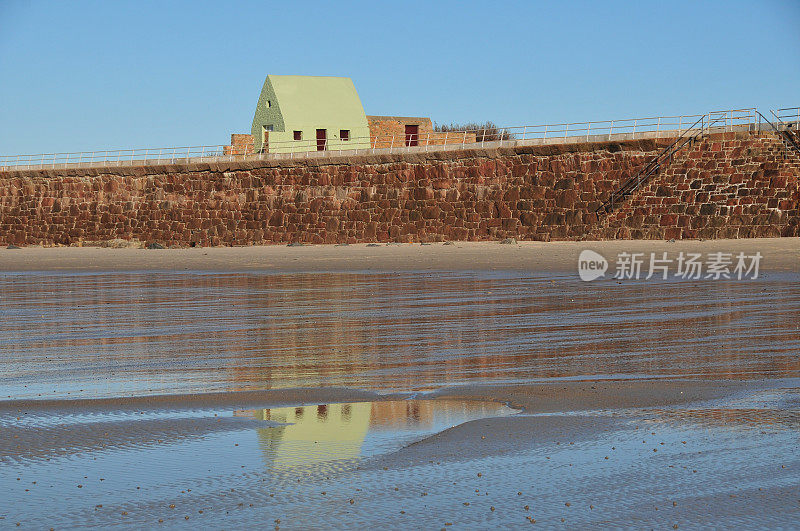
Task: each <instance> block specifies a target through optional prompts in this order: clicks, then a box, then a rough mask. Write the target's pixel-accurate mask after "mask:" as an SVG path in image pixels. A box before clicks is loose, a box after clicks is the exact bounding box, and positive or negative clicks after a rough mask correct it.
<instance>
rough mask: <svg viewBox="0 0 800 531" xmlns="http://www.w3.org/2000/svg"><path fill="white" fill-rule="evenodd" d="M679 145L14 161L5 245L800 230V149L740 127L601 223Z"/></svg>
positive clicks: (4, 206) (6, 193) (0, 232)
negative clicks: (668, 148)
mask: <svg viewBox="0 0 800 531" xmlns="http://www.w3.org/2000/svg"><path fill="white" fill-rule="evenodd" d="M668 142H669V140H666V139H664V140H660V141H655V140H641V141H636V142H625V143H596V144H572V145H560V146H537V147H520V148H513V149H511V148H509V149H498V150H472V151H458V152H440V153H419V154H398V155H392V156H388V155H369V156H360V157H357V158H336V159H308V160H294V161H252V162H242V161H239V162H222V163H215V164H194V165H189V166H185V165H184V166H180V165H170V166H145V167H127V168H126V167H122V168H94V169H83V170H77V169H69V170H38V171H18V172H3V173H0V243H2V244H8V243H16V244H40V243H43V244H53V243H55V244H65V245H68V244H77V243H79V242H81V241H84V240H86V241H95V240H107V239H114V238H123V239H138V240H143V241H158V242H160V243H163V244H166V245H189V244H191V243H201V244H203V245H246V244H265V243H280V242H290V241H303V242H314V243H336V242H364V241H440V240H445V239H452V240H482V239H500V238H506V237H514V238H518V239H538V240H549V239H573V240H574V239H585V238H587V237H598V238H608V237H621V238H629V237H645V238H664V237H669V236H674V237H709V238H710V237H727V236H739V237H743V236H767V235H779V234H781V235H797V227H798V218H800V215H799V214H798V200H799V199H800V198H799V197H798V167H797V164H798V158H797V156H796V155H791V156H790V157H789V158H784V154H785V150H783V149H782V148H779V146H778V145H777V144H776V142H777V140H776V139H775V137H771V136H769V135H761V136H750V135H748V134H743V133H742V134H733V135H731V134H728V136H725V137H712V138H710V139H709V140H708V141H707V146H706V147H705V148H703V147H702V145H700V146H696V147H695V148H694V149H693V151H692V152H690V153H687V154H686V159H685V160H684V161H681V160H679V161H676V163H675V165H674V166H673V167H671V168H670V169H669V170H668V171H667V172H666V173H665V174H664V175H662V176H659V177H658V179H657V181H658V182H656V181H653V183H652V184H651V185H650V186H649V187H648V188H646V189H645V190H644V191H642V192H641V194H640V195H637V196H635V197H632V198H631V199H630V200H629V203H630V204H629V205H626V206H625V207H624V208H623V209H622V210H619V211H617V212H615V213H613V214H611V216H609V218H608V219H603V220H601V221H600V222H599V223H598V220H597V217H596V216H595V214H594V211H595V209H596V208H597V206H598V205H599V204H600V201H602V200H603V199H605V198H606V197H607V196H608V193H609V192H610V191H611V190H612V189H614V188H615V187H617V186H618V185H619V184H620V183H621V182H622V181H623V180H625V179H626V178H628V177H629V176H631V175H632V174H634V173H635V172H636V170H637V169H638V168H639V167H641V166H642V165H643V164H644V163H645V162H646V161H648V160H649V159H650V158H651V157H653V156H655V155H656V154H657V153H658V151H659V150H660V149H662V148H663V146H664V145H666V143H668ZM738 179H742V181H741V182H733V183H732V182H731V181H732V180H738ZM695 181H698V182H699V186H701V187H702V191H698V190H699V189H698V188H693V186H694V187H696V186H698V184H697V183H696V182H695ZM730 186H736V190H737V191H736V193H735V197H737V198H740V199H736V201H738V203H737V204H735V205H732V204H730V202H731V201H733V200H734V199H733V198H734V196H733V195H732V193H733V192H732V189H730ZM693 190H694V192H693V194H694V195H693V196H691V197H690V195H691V193H692V192H691V191H693ZM740 190H742V191H741V192H740ZM651 192H652V193H651ZM687 194H689V195H687ZM702 194H706V195H702ZM739 194H742V195H739ZM745 198H748V199H745ZM676 205H677V206H676ZM703 205H712V206H713V209H712V210H713V211H712V210H709V209H710V208H711V207H708V206H703ZM723 207H724V209H723ZM736 207H741V212H740V211H739V210H737V209H736ZM681 208H683V209H684V210H683V211H682V212H673V211H672V209H678V210H679V209H681ZM775 208H778V209H780V210H781V212H782V213H781V214H775V210H774V209H775ZM732 216H742V217H741V218H732ZM629 219H633V220H634V221H633V222H631V221H628V220H629ZM639 219H641V225H642V227H640V228H639V229H640V230H641V232H636V230H639V229H637V227H631V226H630V223H639V221H638V220H639ZM721 219H724V220H725V223H723V222H722V221H720V220H721ZM687 220H688V221H687ZM734 222H735V223H738V225H737V226H738V227H739V228H740V230H738V231H737V232H735V233H733V232H731V231H730V230H729V227H730V226H731V223H734ZM686 223H688V224H689V225H688V229H697V232H690V231H687V230H684V229H686V228H687V227H686V226H685V224H686ZM678 227H680V228H681V229H682V230H681V231H680V232H679V233H678V232H675V231H672V232H668V231H667V230H666V229H667V228H673V229H677V228H678ZM742 228H744V229H745V230H742ZM750 229H752V230H750ZM701 230H702V232H701Z"/></svg>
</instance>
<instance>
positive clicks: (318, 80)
mask: <svg viewBox="0 0 800 531" xmlns="http://www.w3.org/2000/svg"><path fill="white" fill-rule="evenodd" d="M251 133H252V135H253V141H254V144H255V149H256V151H259V152H267V151H268V152H269V153H290V152H300V151H314V150H315V149H316V150H317V151H335V150H338V149H342V150H353V149H366V148H369V147H370V130H369V124H368V123H367V117H366V115H365V114H364V108H363V107H362V105H361V99H359V97H358V93H357V92H356V87H355V85H353V81H352V80H351V79H350V78H348V77H323V76H274V75H268V76H267V79H266V80H265V81H264V86H263V88H262V89H261V96H260V97H259V98H258V105H257V107H256V112H255V115H254V117H253V125H252V128H251Z"/></svg>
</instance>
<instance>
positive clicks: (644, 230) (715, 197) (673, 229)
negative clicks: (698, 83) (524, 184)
mask: <svg viewBox="0 0 800 531" xmlns="http://www.w3.org/2000/svg"><path fill="white" fill-rule="evenodd" d="M799 203H800V157H798V156H797V155H795V154H794V153H792V152H789V151H788V150H787V149H786V146H785V145H784V144H782V142H781V141H780V140H779V139H778V138H777V137H776V136H775V135H772V134H768V133H762V134H759V135H751V134H735V133H725V134H721V135H714V136H711V137H707V138H705V139H703V140H702V141H701V142H699V143H697V144H695V145H694V146H692V148H691V149H688V150H687V151H686V152H684V153H682V154H681V157H680V158H679V159H678V160H676V161H674V162H673V163H672V164H671V165H670V167H669V168H667V169H666V170H665V171H663V172H662V173H661V174H660V175H658V176H657V177H656V178H654V179H653V180H651V181H650V182H649V183H648V185H647V186H645V187H644V188H643V189H642V190H641V191H639V192H638V193H637V194H636V195H635V196H633V197H632V198H630V199H629V200H628V201H627V202H626V203H625V204H624V205H623V206H622V208H620V209H618V210H617V211H615V212H613V213H611V215H609V216H608V217H607V218H606V219H603V220H601V223H600V226H599V227H598V228H596V229H595V230H593V231H592V236H593V237H594V238H597V239H619V238H635V239H670V238H676V239H680V238H753V237H778V236H798V235H800V231H799V230H798V224H800V210H798V208H799V207H798V204H799Z"/></svg>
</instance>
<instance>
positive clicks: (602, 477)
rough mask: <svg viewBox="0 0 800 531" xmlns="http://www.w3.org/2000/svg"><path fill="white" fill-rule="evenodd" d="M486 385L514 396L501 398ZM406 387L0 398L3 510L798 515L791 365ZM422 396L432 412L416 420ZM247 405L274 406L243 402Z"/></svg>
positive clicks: (89, 517) (218, 515)
mask: <svg viewBox="0 0 800 531" xmlns="http://www.w3.org/2000/svg"><path fill="white" fill-rule="evenodd" d="M485 397H491V401H493V402H496V401H508V402H510V403H511V405H512V406H516V407H524V410H522V411H521V412H519V413H517V414H511V415H508V414H505V415H499V416H498V410H496V409H495V408H493V407H489V406H488V404H490V403H491V402H486V401H485V400H484V398H485ZM410 398H411V396H410V395H370V396H369V397H368V396H367V395H365V394H364V393H362V392H357V391H353V392H348V391H347V390H343V389H332V390H324V389H317V390H306V391H299V390H295V391H291V392H287V391H282V390H276V391H265V392H261V393H253V392H245V393H228V394H218V395H209V396H200V395H191V396H179V395H176V396H160V397H155V398H151V399H150V400H149V401H143V400H141V399H134V400H129V401H125V400H108V399H98V400H94V401H82V402H80V403H73V402H74V401H72V400H61V401H48V402H47V403H36V402H17V401H6V402H4V403H2V404H0V426H2V430H3V433H4V437H3V439H2V442H0V468H2V469H3V470H4V474H3V475H2V479H0V487H2V488H3V492H4V493H5V500H6V504H5V505H4V506H3V508H2V509H0V527H5V526H9V527H10V526H13V525H15V524H16V523H19V524H20V527H22V528H42V527H44V528H47V527H56V528H63V527H66V528H71V527H78V526H83V525H86V524H92V525H100V526H111V525H114V526H121V527H123V528H142V527H153V526H156V525H158V524H164V525H168V526H169V527H186V528H189V527H190V526H191V527H196V526H198V525H200V526H205V527H213V528H221V527H224V528H236V527H245V526H247V525H252V522H253V521H260V522H266V523H267V524H268V525H270V526H272V525H275V527H279V528H289V529H307V528H320V529H322V528H330V527H347V528H356V527H359V528H360V527H364V526H377V525H380V526H393V527H433V526H440V527H449V524H450V525H455V526H462V527H469V528H475V527H487V526H498V525H499V526H521V525H529V524H530V523H537V524H539V525H544V526H545V527H555V526H564V525H566V526H569V527H574V526H581V527H585V526H590V527H642V526H646V527H661V528H672V527H673V526H674V525H678V526H679V527H682V528H686V527H689V528H692V527H702V526H712V527H713V526H717V527H719V526H723V527H730V526H746V527H764V526H766V527H781V526H783V527H787V526H788V527H791V526H793V525H794V524H796V523H797V522H798V518H800V507H798V504H797V503H796V500H797V499H798V495H800V452H798V449H797V446H796V437H797V429H798V427H800V381H798V380H797V379H784V380H771V381H760V382H741V381H736V382H732V381H705V382H697V381H681V380H670V381H665V380H649V381H608V380H600V381H584V382H568V383H563V382H561V383H558V384H537V385H514V386H503V385H499V386H497V385H475V386H467V387H461V388H457V389H443V390H440V391H437V392H435V393H429V394H426V395H423V396H419V395H418V396H417V399H416V400H409V399H410ZM364 399H368V400H369V402H361V401H362V400H364ZM293 401H296V402H295V403H294V405H292V406H290V407H288V408H287V407H285V406H286V404H287V403H291V402H293ZM342 402H345V403H344V404H342ZM437 403H440V404H442V406H443V407H444V408H445V409H444V410H443V412H444V413H445V414H446V418H444V419H443V420H440V421H439V422H438V423H437V422H435V421H434V422H432V421H430V420H428V419H429V416H430V415H434V414H435V411H436V406H435V404H437ZM276 404H277V406H276ZM315 404H320V405H315ZM323 404H324V405H323ZM362 404H364V405H366V407H367V408H368V409H367V411H369V408H370V407H371V410H372V412H371V414H368V416H367V417H365V418H366V419H368V420H367V424H363V423H362V422H361V421H359V420H357V417H358V415H357V412H358V411H359V408H361V410H362V411H363V407H364V406H362ZM369 404H372V405H371V406H370V405H369ZM428 404H432V405H433V408H430V407H427V405H428ZM404 405H405V406H404ZM241 407H248V408H268V409H255V410H253V411H242V410H240V409H238V408H241ZM387 407H388V409H387ZM409 407H410V408H411V409H409ZM337 408H338V409H337ZM345 408H347V411H348V417H346V418H345V424H341V422H342V421H341V420H338V419H339V417H338V416H337V415H338V414H340V413H344V411H345ZM351 408H352V413H351ZM476 408H477V409H476ZM468 410H469V411H473V413H468V414H467V415H466V416H463V415H464V413H463V411H468ZM260 411H264V412H270V411H271V412H272V418H273V419H278V421H277V422H270V421H269V420H268V419H269V418H270V417H269V414H268V413H267V415H268V416H267V417H259V419H261V420H259V419H256V418H254V417H253V414H254V413H256V414H260V413H258V412H260ZM281 411H287V412H288V414H290V415H291V414H296V415H297V414H299V412H300V411H305V413H306V415H305V417H308V416H309V414H311V413H316V414H317V415H319V413H320V411H324V412H325V414H326V417H325V418H324V419H323V420H321V421H320V420H319V418H317V419H314V418H313V417H309V418H311V426H312V427H314V426H317V428H316V429H312V430H311V431H306V432H305V436H304V435H303V433H304V432H302V431H297V432H296V433H295V434H294V435H292V434H291V433H290V432H287V431H286V430H287V427H288V428H289V429H291V428H293V427H296V426H300V428H299V429H301V430H302V429H303V428H302V426H304V425H305V426H306V428H305V429H306V430H307V429H308V427H309V424H308V422H307V421H304V420H299V419H300V417H298V419H293V420H292V423H293V424H292V423H290V424H289V425H287V424H284V423H283V422H284V421H286V420H287V419H286V418H284V417H281V416H280V415H278V416H276V415H275V414H276V412H281ZM509 411H511V412H513V410H509ZM334 414H336V415H334ZM332 415H333V417H332ZM471 416H472V417H473V418H472V420H470V417H471ZM305 417H304V418H305ZM265 418H266V419H267V420H266V421H265V420H264V419H265ZM359 426H363V428H360V427H359ZM342 430H344V431H342ZM337 434H338V435H337ZM342 434H344V436H345V439H346V440H341V439H340V437H341V436H342ZM354 434H355V435H354ZM351 435H352V438H351V439H348V437H349V436H351ZM222 456H224V458H222V459H221V457H222ZM53 496H57V497H58V499H57V500H53V499H52V497H53ZM42 506H47V507H48V508H47V509H46V510H39V509H37V510H34V507H42Z"/></svg>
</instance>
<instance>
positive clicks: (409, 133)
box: [406, 125, 419, 146]
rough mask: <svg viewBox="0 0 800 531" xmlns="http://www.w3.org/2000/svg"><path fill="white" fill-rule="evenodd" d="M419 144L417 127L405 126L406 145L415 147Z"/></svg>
mask: <svg viewBox="0 0 800 531" xmlns="http://www.w3.org/2000/svg"><path fill="white" fill-rule="evenodd" d="M418 144H419V126H418V125H407V126H406V145H407V146H416V145H418Z"/></svg>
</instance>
